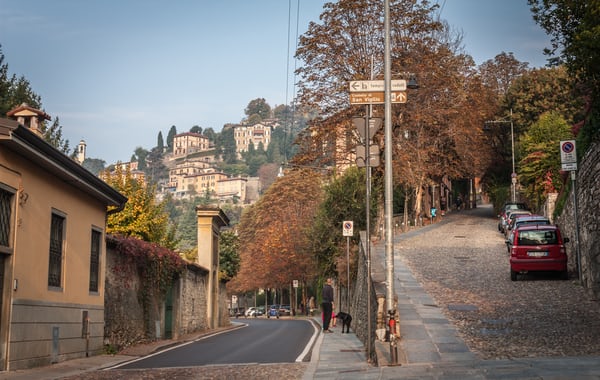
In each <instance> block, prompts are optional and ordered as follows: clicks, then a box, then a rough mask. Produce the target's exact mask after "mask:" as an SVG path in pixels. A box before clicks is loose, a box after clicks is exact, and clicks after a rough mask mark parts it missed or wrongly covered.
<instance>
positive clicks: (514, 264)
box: [510, 225, 569, 281]
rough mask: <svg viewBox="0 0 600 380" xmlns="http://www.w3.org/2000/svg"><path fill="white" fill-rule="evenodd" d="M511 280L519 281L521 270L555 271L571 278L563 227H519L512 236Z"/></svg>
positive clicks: (564, 277) (522, 271) (563, 276)
mask: <svg viewBox="0 0 600 380" xmlns="http://www.w3.org/2000/svg"><path fill="white" fill-rule="evenodd" d="M510 239H511V240H512V241H511V242H510V243H511V244H510V279H511V280H512V281H516V280H517V275H518V274H519V273H527V272H532V271H553V272H558V273H560V276H561V278H562V279H564V280H566V279H568V278H569V273H568V271H567V250H566V248H565V243H568V242H569V238H563V237H562V235H561V233H560V229H559V228H558V227H557V226H553V225H528V226H522V227H518V228H517V229H516V230H514V232H513V233H512V234H511V235H510Z"/></svg>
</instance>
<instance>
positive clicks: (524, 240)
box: [518, 230, 558, 245]
mask: <svg viewBox="0 0 600 380" xmlns="http://www.w3.org/2000/svg"><path fill="white" fill-rule="evenodd" d="M557 243H558V238H557V236H556V231H550V230H535V231H521V232H520V233H519V240H518V244H519V245H545V244H557Z"/></svg>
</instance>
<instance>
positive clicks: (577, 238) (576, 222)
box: [571, 170, 583, 284]
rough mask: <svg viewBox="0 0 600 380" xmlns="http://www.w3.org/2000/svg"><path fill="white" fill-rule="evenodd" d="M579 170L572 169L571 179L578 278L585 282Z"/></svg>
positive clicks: (581, 282) (580, 281)
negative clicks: (580, 230) (580, 234)
mask: <svg viewBox="0 0 600 380" xmlns="http://www.w3.org/2000/svg"><path fill="white" fill-rule="evenodd" d="M576 174H577V172H576V171H575V170H572V171H571V181H572V184H573V207H574V209H575V210H574V215H573V216H574V218H575V252H576V255H577V278H578V279H579V283H580V284H583V278H582V277H583V276H582V275H581V252H580V250H579V216H578V214H577V211H578V208H579V207H578V202H577V180H576V177H577V175H576Z"/></svg>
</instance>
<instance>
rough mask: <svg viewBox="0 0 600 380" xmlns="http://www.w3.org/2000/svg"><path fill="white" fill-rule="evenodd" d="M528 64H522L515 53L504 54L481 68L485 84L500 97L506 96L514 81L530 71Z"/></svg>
mask: <svg viewBox="0 0 600 380" xmlns="http://www.w3.org/2000/svg"><path fill="white" fill-rule="evenodd" d="M528 66H529V64H528V63H527V62H520V61H519V60H517V59H516V58H515V56H514V54H513V53H506V52H502V53H500V54H498V55H496V56H495V57H494V59H489V60H487V61H485V62H484V63H482V64H481V65H480V66H479V73H480V75H481V78H482V81H483V84H484V85H485V86H486V87H488V88H489V89H491V90H492V91H493V92H494V93H496V94H497V95H498V99H501V98H502V97H504V96H506V94H507V92H508V89H509V88H510V86H511V84H512V83H513V81H514V80H515V79H517V78H519V77H520V76H521V75H523V74H525V73H526V72H527V70H528V68H529V67H528Z"/></svg>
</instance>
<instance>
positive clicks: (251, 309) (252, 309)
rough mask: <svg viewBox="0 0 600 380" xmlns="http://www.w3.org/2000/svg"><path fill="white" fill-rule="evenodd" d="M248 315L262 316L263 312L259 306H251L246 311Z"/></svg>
mask: <svg viewBox="0 0 600 380" xmlns="http://www.w3.org/2000/svg"><path fill="white" fill-rule="evenodd" d="M244 315H245V316H246V317H260V316H261V315H263V312H262V311H261V310H260V309H259V308H258V307H249V308H248V310H246V312H245V313H244Z"/></svg>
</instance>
